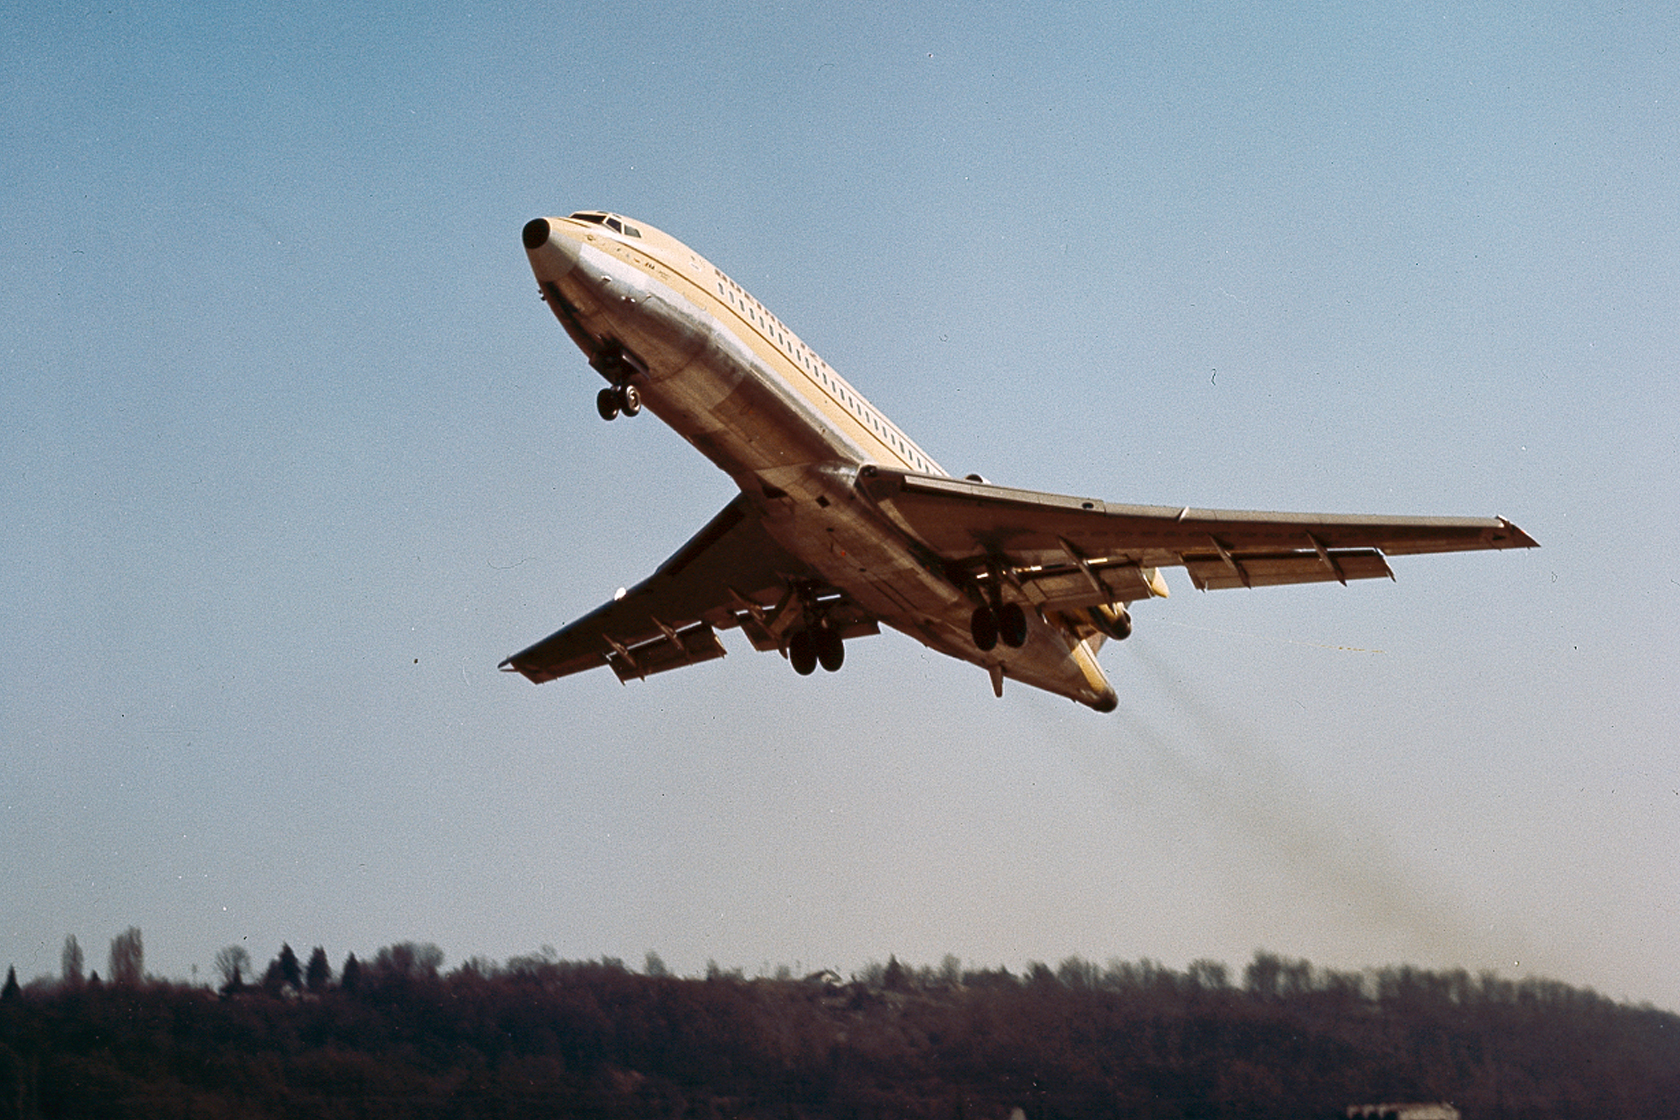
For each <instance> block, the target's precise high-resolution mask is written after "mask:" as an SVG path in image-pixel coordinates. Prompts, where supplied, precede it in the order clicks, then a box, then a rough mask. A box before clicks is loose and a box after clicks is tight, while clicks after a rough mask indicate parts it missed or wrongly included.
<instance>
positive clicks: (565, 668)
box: [501, 497, 814, 684]
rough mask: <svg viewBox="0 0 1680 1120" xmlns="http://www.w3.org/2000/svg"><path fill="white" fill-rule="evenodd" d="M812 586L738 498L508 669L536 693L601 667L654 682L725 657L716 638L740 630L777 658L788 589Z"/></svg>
mask: <svg viewBox="0 0 1680 1120" xmlns="http://www.w3.org/2000/svg"><path fill="white" fill-rule="evenodd" d="M813 578H814V575H813V573H812V572H811V571H810V569H808V568H807V567H806V565H804V564H803V563H801V562H800V561H798V560H796V559H794V558H793V557H792V556H790V555H789V554H788V553H787V552H786V551H784V550H783V549H782V547H781V546H780V545H778V544H776V542H775V541H774V540H772V539H771V537H770V535H769V534H768V533H766V532H765V531H764V526H763V524H762V522H760V520H759V516H758V511H757V510H756V509H755V508H754V507H753V506H751V505H750V504H749V503H748V502H747V500H746V499H745V497H736V499H735V500H734V501H732V502H730V503H729V504H728V505H727V506H724V507H723V510H722V512H720V513H719V514H718V515H717V516H716V517H714V518H712V520H711V521H710V522H709V523H708V524H707V525H706V527H705V528H704V529H701V530H700V532H698V533H697V534H695V536H694V538H693V539H692V540H690V541H689V542H688V543H687V544H685V545H683V546H682V548H680V549H678V550H677V552H676V554H675V555H674V556H672V557H671V558H670V559H669V560H667V561H665V563H663V564H661V565H660V566H659V569H658V570H657V571H656V572H654V573H653V575H651V576H649V577H648V578H647V579H645V580H643V581H642V582H641V583H639V584H637V585H636V586H635V587H633V588H631V589H630V590H629V591H628V592H625V593H623V594H621V595H619V596H618V597H616V598H614V599H613V600H611V601H610V602H608V603H605V604H603V605H602V606H600V607H597V608H596V609H595V610H593V611H591V612H589V613H588V614H586V615H584V616H583V617H582V618H580V619H578V620H577V621H576V622H573V623H572V624H571V625H569V626H567V627H565V628H564V629H562V630H560V631H558V632H556V633H554V634H552V635H550V636H549V637H547V638H544V639H543V640H542V641H540V642H538V643H537V644H536V645H534V646H531V647H530V648H529V649H525V650H521V651H520V652H519V653H516V654H514V655H513V656H512V657H510V658H508V659H507V660H506V661H504V662H502V664H501V668H502V669H503V670H504V671H507V672H514V673H520V674H522V675H524V676H525V677H526V678H528V679H529V680H531V681H532V682H534V683H538V684H540V683H542V682H543V681H551V680H553V679H554V678H556V677H564V676H567V675H568V674H571V673H581V672H582V671H584V670H585V669H594V668H598V667H600V666H602V665H606V666H608V667H610V668H611V669H612V671H613V672H614V673H616V674H618V678H619V680H629V679H630V678H631V677H646V676H647V675H648V674H650V673H663V672H665V671H666V670H669V669H680V668H682V667H683V666H685V665H694V664H698V663H699V662H702V661H710V660H712V659H714V658H718V657H722V656H723V655H724V649H723V643H722V642H720V641H718V638H717V634H716V632H715V631H716V630H720V629H728V628H730V627H734V626H741V627H744V628H745V629H746V630H747V632H748V636H749V637H750V638H751V639H752V643H753V645H754V646H755V647H757V648H759V649H775V648H777V647H778V645H779V644H780V639H779V637H778V634H777V633H776V632H773V629H772V628H773V627H775V621H774V616H775V615H776V614H779V613H782V612H781V610H780V608H781V607H784V606H786V605H787V601H788V600H789V599H790V598H792V595H791V592H790V591H789V588H790V587H793V586H795V585H796V584H797V583H798V582H799V581H801V580H810V579H813ZM776 629H779V628H776Z"/></svg>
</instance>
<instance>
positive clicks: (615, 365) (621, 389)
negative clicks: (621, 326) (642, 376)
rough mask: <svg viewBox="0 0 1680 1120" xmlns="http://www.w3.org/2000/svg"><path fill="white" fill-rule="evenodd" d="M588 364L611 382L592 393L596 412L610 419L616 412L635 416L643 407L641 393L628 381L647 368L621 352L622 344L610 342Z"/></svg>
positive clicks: (616, 414) (615, 415) (602, 417)
mask: <svg viewBox="0 0 1680 1120" xmlns="http://www.w3.org/2000/svg"><path fill="white" fill-rule="evenodd" d="M589 364H590V365H592V366H594V367H595V369H596V370H597V371H598V372H599V373H600V374H601V376H602V377H605V378H606V379H607V380H608V381H610V382H612V384H611V385H609V386H607V387H606V388H605V389H602V390H601V391H600V392H599V393H597V394H595V411H596V412H598V413H600V414H601V419H603V420H612V419H615V418H616V417H617V416H618V414H619V413H623V414H624V415H626V416H634V415H636V413H638V412H640V411H641V410H642V394H641V393H640V392H638V391H637V389H636V387H635V386H634V385H632V384H630V378H631V377H632V376H633V375H634V374H637V373H646V372H647V371H646V370H645V369H643V368H642V366H641V363H640V362H639V361H633V360H632V359H631V358H630V356H629V355H628V354H626V353H625V352H624V347H623V346H621V345H620V344H618V343H617V342H612V341H608V342H605V343H603V344H602V345H601V348H600V349H599V350H597V351H595V354H594V356H593V357H591V358H590V359H589Z"/></svg>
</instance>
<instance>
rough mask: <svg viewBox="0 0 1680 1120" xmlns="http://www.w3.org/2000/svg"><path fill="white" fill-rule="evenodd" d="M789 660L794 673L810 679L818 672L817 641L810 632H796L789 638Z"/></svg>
mask: <svg viewBox="0 0 1680 1120" xmlns="http://www.w3.org/2000/svg"><path fill="white" fill-rule="evenodd" d="M788 660H789V661H790V662H792V663H793V671H794V672H796V673H798V674H799V675H800V676H802V677H808V676H810V675H811V674H812V673H814V672H816V670H817V640H816V638H814V637H812V635H811V632H810V631H809V630H795V631H794V632H793V636H792V637H790V638H788Z"/></svg>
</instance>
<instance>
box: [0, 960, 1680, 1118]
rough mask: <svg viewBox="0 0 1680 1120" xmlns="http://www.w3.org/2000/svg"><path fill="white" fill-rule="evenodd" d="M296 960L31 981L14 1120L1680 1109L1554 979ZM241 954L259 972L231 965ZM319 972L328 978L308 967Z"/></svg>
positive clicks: (1080, 966)
mask: <svg viewBox="0 0 1680 1120" xmlns="http://www.w3.org/2000/svg"><path fill="white" fill-rule="evenodd" d="M324 962H325V954H324V953H318V952H312V953H311V954H309V963H305V964H302V965H300V964H299V962H298V960H297V958H296V956H295V954H293V953H292V952H291V950H290V949H289V948H287V949H283V951H282V953H281V956H280V957H277V958H276V959H275V961H274V962H271V964H270V966H269V968H268V969H267V970H265V971H264V973H263V975H262V977H261V978H260V979H259V980H258V981H257V982H255V983H251V984H247V983H245V982H244V980H243V977H242V976H239V977H234V976H230V977H229V978H228V979H229V980H232V981H233V982H231V983H229V982H224V983H223V985H222V989H223V990H221V991H219V992H218V991H213V990H210V989H207V988H202V987H193V986H187V985H181V984H174V983H168V982H161V981H155V980H134V979H133V978H132V977H130V978H129V979H128V980H127V981H126V982H123V983H117V982H113V981H104V982H97V981H95V980H93V979H91V978H90V979H89V980H86V981H82V980H80V979H78V980H75V981H71V980H69V979H65V980H61V981H38V982H35V983H32V984H30V985H28V986H27V987H22V988H20V987H19V986H18V985H17V983H16V981H15V979H13V978H9V983H8V984H7V986H6V989H5V994H4V996H3V998H0V1120H7V1118H9V1117H12V1116H17V1117H71V1116H74V1117H103V1116H110V1117H149V1116H160V1117H161V1116H169V1117H175V1116H195V1117H259V1118H260V1117H322V1118H329V1117H330V1118H336V1117H358V1118H369V1120H375V1118H382V1117H387V1116H390V1117H399V1116H400V1117H434V1116H435V1117H465V1118H486V1120H489V1118H497V1120H503V1118H517V1117H525V1116H567V1117H602V1118H618V1117H623V1118H626V1120H629V1118H632V1117H633V1118H637V1120H642V1118H647V1117H670V1118H673V1120H677V1118H695V1120H715V1118H721V1117H735V1116H746V1117H775V1118H778V1120H788V1118H800V1117H832V1118H836V1120H877V1118H882V1120H884V1118H887V1117H909V1118H919V1117H926V1118H930V1120H931V1118H937V1120H986V1118H995V1120H1005V1118H1006V1117H1009V1116H1010V1115H1011V1113H1012V1112H1013V1111H1014V1110H1015V1109H1017V1108H1019V1109H1021V1110H1022V1112H1023V1114H1024V1116H1025V1117H1027V1118H1028V1120H1055V1118H1062V1117H1068V1118H1074V1117H1151V1118H1155V1117H1194V1118H1198V1120H1202V1118H1206V1120H1214V1118H1222V1117H1241V1118H1245V1120H1269V1118H1273V1117H1276V1118H1279V1120H1283V1118H1286V1117H1287V1118H1290V1120H1299V1118H1301V1117H1309V1118H1312V1117H1317V1118H1325V1120H1327V1118H1329V1117H1332V1116H1341V1115H1344V1110H1345V1108H1346V1106H1348V1105H1350V1104H1366V1103H1378V1102H1394V1101H1450V1102H1453V1103H1454V1104H1456V1105H1457V1107H1458V1108H1459V1109H1460V1110H1461V1112H1462V1113H1463V1115H1464V1117H1465V1120H1484V1118H1495V1117H1497V1118H1506V1117H1510V1118H1519V1117H1520V1118H1523V1120H1547V1118H1558V1120H1564V1118H1582V1120H1586V1118H1589V1117H1590V1118H1592V1120H1606V1118H1615V1117H1630V1118H1631V1117H1640V1118H1653V1117H1680V1016H1676V1015H1673V1014H1670V1013H1668V1012H1664V1011H1659V1010H1657V1009H1654V1008H1651V1007H1649V1006H1644V1007H1631V1006H1628V1005H1625V1004H1618V1003H1616V1002H1614V1001H1612V1000H1609V999H1606V998H1604V997H1602V996H1600V995H1598V994H1596V993H1594V992H1592V991H1586V990H1581V989H1576V988H1572V987H1569V986H1567V985H1564V984H1560V983H1556V982H1552V981H1544V980H1520V981H1513V980H1507V979H1504V978H1501V977H1499V976H1496V975H1493V974H1483V975H1479V976H1471V975H1469V974H1467V973H1465V972H1462V971H1453V972H1430V971H1425V970H1421V969H1415V968H1409V967H1395V968H1387V969H1381V970H1376V971H1372V972H1367V973H1342V972H1337V971H1334V970H1324V969H1318V968H1314V967H1313V966H1312V965H1310V964H1308V963H1306V962H1304V961H1293V960H1288V959H1285V958H1282V957H1278V956H1275V955H1272V954H1268V953H1260V954H1256V956H1255V957H1254V959H1253V960H1252V961H1251V962H1250V963H1249V964H1248V965H1247V966H1246V968H1245V969H1244V970H1243V972H1242V975H1241V976H1240V977H1239V978H1233V977H1231V976H1229V975H1228V972H1227V970H1226V968H1225V967H1224V966H1223V965H1220V964H1217V963H1214V962H1207V961H1202V962H1197V963H1195V964H1193V965H1191V966H1190V967H1189V968H1188V969H1187V970H1185V971H1182V972H1180V971H1176V970H1173V969H1169V968H1165V967H1162V966H1161V965H1159V964H1155V963H1153V962H1149V961H1142V962H1118V961H1117V962H1110V963H1109V964H1107V965H1097V964H1094V963H1092V962H1088V961H1084V960H1081V959H1079V958H1070V959H1068V960H1066V961H1064V962H1062V963H1061V964H1060V965H1059V966H1057V967H1055V968H1051V967H1050V966H1048V965H1043V964H1035V965H1031V966H1029V967H1028V968H1027V969H1026V970H1025V971H1024V972H1021V973H1011V972H1009V971H1007V970H1003V969H995V970H974V969H964V968H963V967H961V965H960V963H959V962H957V961H956V959H955V958H951V957H948V958H946V960H945V962H944V963H943V964H941V965H940V966H938V967H927V968H910V967H906V966H904V965H902V964H901V963H900V962H898V961H897V960H896V959H892V960H889V961H888V962H887V963H886V964H885V965H872V966H870V967H868V968H866V969H864V970H863V971H862V972H860V973H859V974H858V975H856V976H854V977H853V978H851V979H850V980H849V981H848V980H843V979H842V978H840V977H838V976H836V975H834V974H833V973H817V974H814V975H812V976H808V977H804V978H795V977H793V976H791V975H788V974H787V972H786V970H782V972H781V973H779V974H778V975H777V976H776V977H773V978H771V977H759V978H753V979H749V978H746V977H744V976H742V975H741V974H740V973H738V972H725V971H723V970H721V969H718V968H716V967H715V966H714V967H712V968H710V969H709V970H708V973H707V975H706V976H705V977H704V978H682V977H676V976H672V975H670V974H669V972H668V970H666V969H665V968H664V966H663V965H662V964H661V963H660V962H659V960H658V958H657V957H656V956H654V955H653V954H649V957H648V960H647V962H646V967H645V968H644V969H643V970H642V971H640V972H637V971H633V970H631V969H629V968H626V967H625V966H624V965H623V964H622V963H620V962H618V961H614V960H603V961H589V962H567V961H561V960H558V959H556V958H555V956H554V955H553V954H552V953H545V954H543V955H538V956H532V957H522V958H515V959H513V960H510V961H507V962H506V963H504V964H495V963H492V962H487V961H483V960H473V961H469V962H467V963H466V964H463V965H461V966H460V967H457V968H455V969H453V970H452V971H449V972H444V971H443V970H442V967H441V965H442V954H441V952H439V951H437V950H436V948H435V946H428V945H414V944H411V943H405V944H403V945H397V946H392V947H390V948H388V949H385V950H381V951H380V952H379V954H377V955H376V956H375V957H374V958H372V959H370V960H368V961H366V962H362V961H357V960H356V959H355V958H354V957H351V958H347V959H346V961H345V962H344V964H343V965H342V966H341V968H340V969H339V970H338V972H337V973H336V974H334V973H332V972H331V970H330V969H325V968H324ZM225 963H227V964H229V965H233V964H236V963H237V964H241V965H243V964H245V963H246V962H244V961H227V962H225ZM312 965H313V966H314V967H311V966H312Z"/></svg>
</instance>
